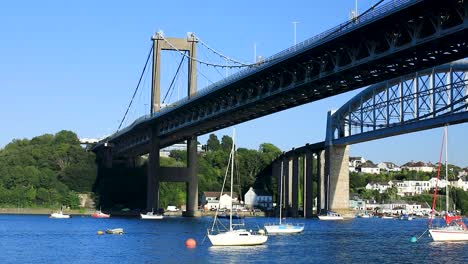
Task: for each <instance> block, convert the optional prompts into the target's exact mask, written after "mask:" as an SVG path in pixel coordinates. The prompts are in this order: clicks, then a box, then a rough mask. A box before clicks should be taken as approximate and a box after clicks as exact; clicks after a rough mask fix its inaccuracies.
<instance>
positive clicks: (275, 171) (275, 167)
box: [271, 161, 283, 213]
mask: <svg viewBox="0 0 468 264" xmlns="http://www.w3.org/2000/svg"><path fill="white" fill-rule="evenodd" d="M282 164H283V163H282V161H280V162H275V163H273V164H272V168H271V173H272V177H273V178H274V179H276V199H275V201H276V208H279V210H282V208H280V199H282V198H281V181H282V178H281V166H282ZM275 213H279V211H278V212H275Z"/></svg>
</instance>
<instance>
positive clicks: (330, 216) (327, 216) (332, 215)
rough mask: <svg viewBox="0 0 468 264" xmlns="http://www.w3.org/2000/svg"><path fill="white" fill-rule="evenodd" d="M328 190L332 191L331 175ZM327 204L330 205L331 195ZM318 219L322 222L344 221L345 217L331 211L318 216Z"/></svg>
mask: <svg viewBox="0 0 468 264" xmlns="http://www.w3.org/2000/svg"><path fill="white" fill-rule="evenodd" d="M327 186H328V187H327V189H328V190H330V175H328V182H327ZM327 201H328V202H327V204H330V197H329V195H327ZM318 218H319V219H320V220H325V221H328V220H343V219H344V218H343V216H342V215H340V214H339V213H337V212H333V211H330V210H328V211H327V213H326V214H319V215H318Z"/></svg>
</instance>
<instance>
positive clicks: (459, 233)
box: [429, 126, 468, 242]
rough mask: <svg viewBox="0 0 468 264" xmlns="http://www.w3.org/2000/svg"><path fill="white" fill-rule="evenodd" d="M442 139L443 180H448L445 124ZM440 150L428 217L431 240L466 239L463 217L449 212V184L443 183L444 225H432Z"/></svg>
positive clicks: (467, 236) (466, 230)
mask: <svg viewBox="0 0 468 264" xmlns="http://www.w3.org/2000/svg"><path fill="white" fill-rule="evenodd" d="M443 138H444V140H443V141H442V142H444V143H445V180H446V181H448V158H447V157H448V146H447V144H448V140H447V138H448V131H447V126H445V129H444V137H443ZM444 143H442V149H443V147H444ZM441 161H442V151H441V155H440V158H439V168H438V172H437V182H436V188H435V191H434V197H433V200H432V210H431V216H430V219H429V234H430V235H431V237H432V240H433V241H436V242H438V241H468V229H467V227H466V225H465V223H464V222H463V219H462V217H461V216H460V215H455V214H451V213H450V212H449V197H448V196H449V193H450V191H449V185H448V184H446V185H445V216H444V220H445V225H443V226H439V227H436V226H433V225H432V219H433V216H434V211H435V207H436V200H437V189H438V186H437V183H438V182H439V178H440V168H441V165H442V162H441Z"/></svg>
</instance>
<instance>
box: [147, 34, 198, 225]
mask: <svg viewBox="0 0 468 264" xmlns="http://www.w3.org/2000/svg"><path fill="white" fill-rule="evenodd" d="M152 41H153V72H152V89H151V114H154V113H157V112H159V111H160V110H161V104H160V101H161V86H160V80H161V52H162V51H163V50H177V51H180V52H184V53H185V54H187V53H188V54H187V55H186V56H187V57H188V58H189V59H188V85H187V87H188V89H187V92H188V94H187V95H188V97H192V96H194V95H195V94H196V90H197V75H196V61H195V60H194V58H195V57H196V44H197V39H196V38H195V37H194V35H192V34H191V33H188V34H187V38H165V37H164V36H163V35H162V33H161V32H157V33H156V34H155V35H154V36H153V37H152ZM150 135H151V143H150V152H149V162H148V178H147V200H146V205H147V209H148V210H151V209H152V208H159V183H160V182H185V183H186V190H187V200H186V206H187V208H186V211H185V216H194V215H195V213H196V212H197V207H198V181H197V137H196V136H192V137H191V138H190V139H188V140H187V167H186V168H163V167H161V165H160V155H159V151H160V149H161V148H160V137H159V127H158V124H156V125H155V126H153V127H152V129H151V133H150Z"/></svg>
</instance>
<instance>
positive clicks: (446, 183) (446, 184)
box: [444, 125, 449, 215]
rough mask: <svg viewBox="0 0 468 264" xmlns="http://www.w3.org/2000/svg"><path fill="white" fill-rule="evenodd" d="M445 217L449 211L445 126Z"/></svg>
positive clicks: (446, 131) (446, 130)
mask: <svg viewBox="0 0 468 264" xmlns="http://www.w3.org/2000/svg"><path fill="white" fill-rule="evenodd" d="M444 129H445V215H448V210H449V186H448V162H447V161H448V129H447V125H445V128H444Z"/></svg>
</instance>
